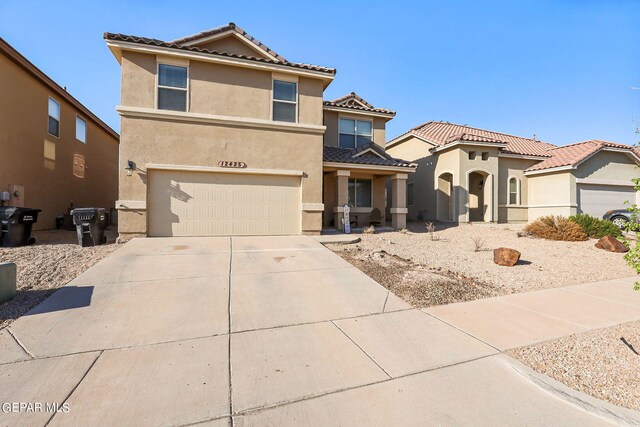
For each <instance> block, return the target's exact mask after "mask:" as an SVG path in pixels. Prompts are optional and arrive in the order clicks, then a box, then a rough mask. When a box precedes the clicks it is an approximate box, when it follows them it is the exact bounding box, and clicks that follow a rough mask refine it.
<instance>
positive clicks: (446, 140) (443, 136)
mask: <svg viewBox="0 0 640 427" xmlns="http://www.w3.org/2000/svg"><path fill="white" fill-rule="evenodd" d="M411 135H413V136H416V137H418V138H420V139H423V140H426V141H428V142H430V143H432V144H433V145H435V146H436V147H437V146H445V145H448V144H452V143H454V142H456V141H468V142H488V143H496V144H503V145H504V147H503V148H502V152H504V153H509V154H520V155H526V156H539V157H547V156H548V154H547V153H546V152H547V151H548V150H549V149H551V148H554V147H556V146H555V145H553V144H549V143H547V142H542V141H538V140H536V139H533V138H524V137H521V136H515V135H509V134H506V133H501V132H494V131H490V130H485V129H479V128H473V127H470V126H466V125H458V124H455V123H449V122H436V121H429V122H426V123H423V124H421V125H419V126H416V127H414V128H413V129H410V130H409V131H408V132H405V133H404V134H402V135H400V136H398V137H396V138H394V139H392V140H391V141H390V144H394V143H395V142H396V141H400V140H401V139H403V138H404V137H406V136H411Z"/></svg>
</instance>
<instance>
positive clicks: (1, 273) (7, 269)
mask: <svg viewBox="0 0 640 427" xmlns="http://www.w3.org/2000/svg"><path fill="white" fill-rule="evenodd" d="M16 272H17V269H16V264H15V263H13V262H0V304H2V303H3V302H5V301H9V300H10V299H11V298H13V297H15V296H16Z"/></svg>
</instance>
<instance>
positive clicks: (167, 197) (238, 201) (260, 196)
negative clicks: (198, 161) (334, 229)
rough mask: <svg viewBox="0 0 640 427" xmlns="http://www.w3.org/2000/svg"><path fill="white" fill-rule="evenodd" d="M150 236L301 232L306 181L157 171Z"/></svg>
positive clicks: (151, 194)
mask: <svg viewBox="0 0 640 427" xmlns="http://www.w3.org/2000/svg"><path fill="white" fill-rule="evenodd" d="M148 215H149V235H150V236H230V235H276V234H299V233H300V177H298V176H274V175H249V174H232V173H211V172H180V171H152V172H150V181H149V208H148Z"/></svg>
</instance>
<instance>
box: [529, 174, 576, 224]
mask: <svg viewBox="0 0 640 427" xmlns="http://www.w3.org/2000/svg"><path fill="white" fill-rule="evenodd" d="M527 184H528V191H527V194H528V199H529V200H528V203H529V204H528V206H529V212H528V220H529V221H534V220H536V219H537V218H539V217H541V216H545V215H563V216H570V215H573V214H575V213H576V191H575V188H576V183H575V177H574V176H573V174H572V173H571V172H570V171H561V172H555V173H548V174H542V175H529V176H528V177H527Z"/></svg>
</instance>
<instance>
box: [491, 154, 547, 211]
mask: <svg viewBox="0 0 640 427" xmlns="http://www.w3.org/2000/svg"><path fill="white" fill-rule="evenodd" d="M536 163H538V161H537V160H527V159H514V158H509V157H498V166H499V171H498V222H526V221H528V219H529V217H528V208H527V206H528V204H529V185H528V182H529V180H528V178H527V177H525V175H524V171H525V169H527V168H529V167H530V166H532V165H534V164H536ZM511 177H515V178H517V179H518V180H519V184H520V205H519V206H513V205H509V179H510V178H511Z"/></svg>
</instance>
